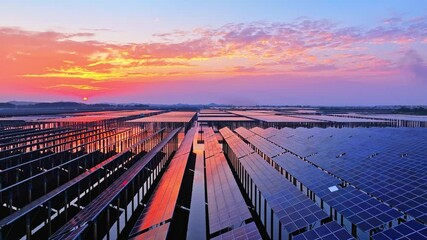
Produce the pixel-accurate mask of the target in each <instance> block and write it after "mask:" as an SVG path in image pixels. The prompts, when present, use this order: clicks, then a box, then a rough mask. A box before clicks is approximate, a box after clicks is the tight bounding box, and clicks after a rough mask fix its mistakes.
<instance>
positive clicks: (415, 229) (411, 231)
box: [372, 220, 427, 240]
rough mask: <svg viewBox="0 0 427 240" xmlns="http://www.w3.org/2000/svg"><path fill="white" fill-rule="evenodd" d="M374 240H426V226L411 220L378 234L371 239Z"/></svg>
mask: <svg viewBox="0 0 427 240" xmlns="http://www.w3.org/2000/svg"><path fill="white" fill-rule="evenodd" d="M372 238H373V239H374V240H395V239H402V240H403V239H414V240H419V239H427V226H426V225H424V224H421V223H419V222H417V221H416V220H411V221H409V222H405V223H403V224H400V225H399V226H397V227H394V228H391V229H388V230H386V231H384V232H380V233H378V234H376V235H374V236H373V237H372Z"/></svg>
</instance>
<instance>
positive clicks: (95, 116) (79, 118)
mask: <svg viewBox="0 0 427 240" xmlns="http://www.w3.org/2000/svg"><path fill="white" fill-rule="evenodd" d="M157 112H160V111H158V110H135V111H105V112H93V113H92V114H87V113H86V114H84V115H82V114H78V115H76V116H72V115H71V116H65V117H60V118H49V119H41V120H38V121H39V122H79V123H87V122H95V121H105V120H111V119H117V118H123V117H129V116H138V115H149V114H153V113H157Z"/></svg>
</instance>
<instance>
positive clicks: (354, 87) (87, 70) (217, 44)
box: [0, 0, 427, 105]
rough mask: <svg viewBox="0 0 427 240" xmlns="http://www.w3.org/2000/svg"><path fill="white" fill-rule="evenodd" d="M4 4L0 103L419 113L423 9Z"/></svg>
mask: <svg viewBox="0 0 427 240" xmlns="http://www.w3.org/2000/svg"><path fill="white" fill-rule="evenodd" d="M87 2H88V1H76V0H74V1H55V0H52V1H16V0H14V1H6V0H3V1H1V3H0V83H1V87H0V101H2V102H4V101H11V100H22V101H83V98H84V97H87V98H88V99H89V100H88V102H89V103H98V102H112V103H127V102H138V103H211V102H215V103H224V104H245V105H253V104H281V105H284V104H289V105H294V104H311V105H383V104H385V105H388V104H423V105H427V1H422V0H417V1H411V0H401V1H391V0H383V1H372V0H362V1H340V0H337V1H301V0H299V1H250V0H246V1H238V0H236V1H214V0H211V1H179V3H177V2H178V1H173V0H170V1H162V0H157V1H154V0H153V1H118V0H117V1H113V0H110V1H107V0H105V1H91V2H90V3H87Z"/></svg>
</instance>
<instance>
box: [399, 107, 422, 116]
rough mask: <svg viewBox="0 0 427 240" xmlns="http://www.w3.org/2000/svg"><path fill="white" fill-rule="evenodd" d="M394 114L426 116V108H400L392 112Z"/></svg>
mask: <svg viewBox="0 0 427 240" xmlns="http://www.w3.org/2000/svg"><path fill="white" fill-rule="evenodd" d="M393 112H394V113H396V114H412V115H427V108H424V107H413V108H410V107H400V108H398V109H396V110H394V111H393Z"/></svg>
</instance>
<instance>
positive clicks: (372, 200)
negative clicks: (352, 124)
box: [240, 128, 427, 234]
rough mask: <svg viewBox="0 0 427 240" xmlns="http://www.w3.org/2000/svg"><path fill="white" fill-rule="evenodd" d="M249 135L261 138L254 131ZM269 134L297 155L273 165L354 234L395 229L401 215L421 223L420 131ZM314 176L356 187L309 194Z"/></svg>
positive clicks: (424, 208) (426, 201) (426, 207)
mask: <svg viewBox="0 0 427 240" xmlns="http://www.w3.org/2000/svg"><path fill="white" fill-rule="evenodd" d="M240 131H242V130H240ZM255 132H258V133H261V134H263V131H260V130H257V131H254V133H255ZM273 133H274V136H272V137H269V138H268V140H269V141H271V142H272V143H274V144H278V145H280V146H282V147H283V148H285V149H287V150H289V151H290V152H292V153H293V154H296V155H297V156H298V157H296V156H293V155H290V154H283V155H280V156H278V157H275V158H272V159H273V161H275V162H276V163H279V165H281V166H282V167H283V169H285V170H287V171H289V173H290V174H291V175H293V176H294V177H295V178H296V179H297V180H298V181H300V182H302V183H303V184H304V185H305V186H307V188H309V189H310V190H312V191H313V192H314V193H316V195H317V194H320V195H322V198H323V200H324V201H325V203H328V204H330V205H331V206H332V207H333V208H336V210H337V212H338V213H340V214H342V215H343V216H344V217H345V218H348V219H349V221H350V222H351V223H353V224H355V225H356V226H357V227H358V228H359V229H360V230H363V231H368V230H372V231H373V232H371V234H372V233H375V232H376V231H380V229H382V227H384V226H386V223H388V222H389V223H390V222H392V223H393V225H395V224H396V219H402V218H403V214H402V213H405V214H407V215H409V216H410V218H411V217H413V218H416V219H417V220H418V221H421V222H424V223H426V214H427V198H426V197H427V193H426V190H427V189H426V188H425V184H424V183H425V182H427V177H426V175H425V174H423V173H425V172H426V171H427V163H426V161H425V159H426V157H427V154H426V153H427V151H426V150H427V149H426V147H425V146H423V144H422V142H425V141H426V140H427V132H426V130H425V129H395V128H392V129H390V128H378V129H375V128H374V129H364V128H359V129H351V128H347V129H335V128H329V129H316V128H315V129H303V128H299V129H287V128H286V129H285V128H284V129H281V130H275V131H274V130H273V131H272V134H273ZM250 138H253V137H250ZM250 138H249V139H250ZM408 139H411V140H410V141H408ZM248 141H249V140H248ZM303 159H305V160H306V161H304V160H303ZM292 164H298V165H295V166H292ZM309 166H310V167H309ZM309 169H313V170H311V171H310V170H309ZM315 170H317V172H318V173H317V174H316V171H315ZM312 171H314V172H312ZM319 173H322V174H320V175H319ZM312 176H313V180H312V181H310V178H311V177H312ZM320 176H328V177H327V178H330V179H331V180H332V181H331V182H330V183H331V186H332V185H336V184H337V183H339V182H343V183H344V184H347V183H349V184H351V185H353V186H354V187H356V188H358V189H356V188H354V187H346V188H341V187H338V189H339V190H338V191H335V192H330V191H329V192H328V191H327V190H325V187H326V186H328V185H326V184H325V185H324V186H323V187H321V188H323V192H321V191H319V190H320V189H318V190H314V189H315V188H314V187H315V185H316V180H315V179H316V178H317V177H320ZM332 176H333V177H332ZM338 179H339V180H338ZM318 182H327V179H324V180H320V181H318ZM313 184H314V186H313ZM359 189H361V190H359ZM337 199H339V200H340V201H341V202H340V201H339V200H337ZM350 199H353V200H350ZM346 200H347V201H346ZM381 201H384V202H385V204H384V203H382V202H381ZM391 207H395V208H397V209H398V210H400V212H399V211H396V210H395V209H393V208H391ZM338 221H339V219H338ZM387 228H388V227H387V226H386V229H387ZM349 231H350V230H349Z"/></svg>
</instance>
